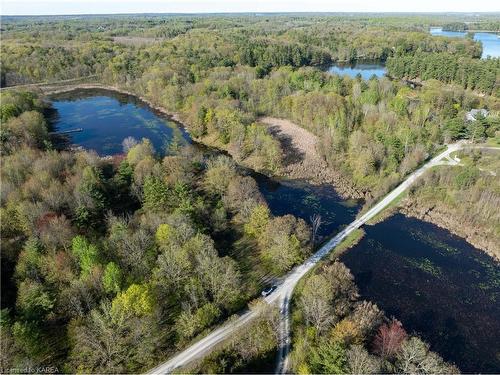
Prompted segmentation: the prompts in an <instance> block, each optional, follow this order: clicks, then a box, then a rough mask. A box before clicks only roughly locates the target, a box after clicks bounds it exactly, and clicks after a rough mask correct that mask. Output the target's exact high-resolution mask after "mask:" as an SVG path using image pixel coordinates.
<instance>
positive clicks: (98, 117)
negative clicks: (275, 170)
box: [49, 89, 360, 236]
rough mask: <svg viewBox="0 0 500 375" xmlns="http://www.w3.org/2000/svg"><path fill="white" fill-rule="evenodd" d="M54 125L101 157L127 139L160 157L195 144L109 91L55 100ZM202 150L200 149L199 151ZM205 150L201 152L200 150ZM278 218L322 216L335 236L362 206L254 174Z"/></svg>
mask: <svg viewBox="0 0 500 375" xmlns="http://www.w3.org/2000/svg"><path fill="white" fill-rule="evenodd" d="M51 99H52V110H51V111H50V113H49V121H50V123H51V124H52V125H53V126H54V127H55V129H56V130H57V131H66V130H69V129H76V128H82V129H83V130H82V131H81V132H75V133H71V134H69V135H68V136H69V138H70V139H69V140H68V141H69V143H71V144H74V145H78V146H82V147H83V148H85V149H89V150H90V149H92V150H95V151H96V152H97V153H98V154H99V155H101V156H102V155H115V154H120V153H122V152H123V146H122V142H123V140H124V139H125V138H127V137H130V136H132V137H134V138H135V139H137V140H140V139H141V138H148V139H149V140H151V142H152V144H153V146H154V147H155V149H156V151H157V152H159V153H160V154H162V153H164V151H165V149H166V148H167V147H168V145H169V144H170V143H171V142H172V140H176V141H179V140H181V141H182V142H183V143H188V142H190V137H189V134H188V133H187V132H186V131H185V130H184V128H183V127H182V126H180V125H179V124H177V123H175V122H173V121H171V120H168V119H166V118H165V116H163V115H162V114H161V113H156V112H155V111H153V110H152V109H151V108H150V107H148V106H147V105H146V104H144V103H143V102H142V101H140V100H138V99H137V98H135V97H133V96H130V95H126V94H120V93H116V92H113V91H108V90H95V89H85V90H83V89H82V90H76V91H72V92H69V93H64V94H58V95H54V96H52V97H51ZM194 146H195V147H197V146H196V145H194ZM200 147H201V146H200ZM252 177H254V178H255V180H256V181H257V183H258V185H259V188H260V190H261V192H262V194H263V195H264V197H265V198H266V200H267V202H268V204H269V208H270V210H271V212H272V213H273V214H274V215H285V214H292V215H295V216H297V217H301V218H303V219H304V220H305V221H307V222H310V218H311V216H313V215H314V214H319V215H321V217H322V224H321V226H320V228H319V230H318V235H319V236H327V235H331V234H332V233H333V232H335V231H338V230H340V227H341V226H342V225H347V224H349V223H350V222H351V221H353V220H354V217H355V216H356V213H357V212H358V210H359V208H360V206H359V204H358V203H359V202H357V201H352V200H350V201H344V200H343V199H342V198H341V197H340V196H339V195H338V194H337V193H336V192H335V189H333V187H331V186H312V185H309V184H307V183H305V182H302V181H286V182H285V181H283V182H281V181H280V182H278V181H277V180H274V179H271V178H269V177H266V176H264V175H261V174H258V173H252Z"/></svg>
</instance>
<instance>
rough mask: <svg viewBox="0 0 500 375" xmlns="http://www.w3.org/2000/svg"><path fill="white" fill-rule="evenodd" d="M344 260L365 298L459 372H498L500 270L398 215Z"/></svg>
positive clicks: (463, 245) (451, 238)
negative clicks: (399, 322) (413, 333)
mask: <svg viewBox="0 0 500 375" xmlns="http://www.w3.org/2000/svg"><path fill="white" fill-rule="evenodd" d="M365 230H366V236H365V238H364V239H363V240H362V241H361V242H360V243H359V244H358V245H357V246H356V247H354V248H353V249H351V250H350V251H349V252H347V253H345V254H344V255H343V256H342V258H341V259H342V261H343V262H344V263H345V264H346V265H347V266H348V267H349V268H350V269H351V271H352V272H353V274H354V276H355V278H356V283H357V285H358V286H359V288H360V292H361V294H362V296H363V297H364V298H366V299H369V300H371V301H374V302H376V303H377V304H378V305H379V306H380V307H381V308H382V309H384V310H385V312H386V313H387V315H388V316H391V315H393V316H395V317H397V318H398V319H399V320H401V321H402V322H403V325H404V326H405V328H406V329H407V330H408V331H410V332H411V331H416V332H417V333H418V334H420V335H421V336H422V337H423V338H424V339H425V340H426V341H427V342H429V343H430V344H431V348H432V349H433V350H435V351H437V352H438V353H440V354H441V355H442V356H443V357H444V358H445V359H447V360H449V361H452V362H454V363H455V364H456V365H458V366H459V368H460V369H461V370H462V371H464V372H494V373H498V372H500V356H499V352H500V345H499V343H500V341H499V332H500V267H499V266H498V264H496V263H495V262H494V261H493V259H492V258H491V257H489V256H488V255H486V254H485V253H484V252H481V251H479V250H477V249H475V248H474V247H473V246H471V245H469V244H468V243H467V242H465V241H464V240H463V239H461V238H459V237H457V236H455V235H453V234H451V233H450V232H448V231H447V230H443V229H440V228H438V227H436V226H435V225H432V224H429V223H425V222H422V221H420V220H416V219H412V218H407V217H405V216H403V215H399V214H398V215H395V216H393V217H391V218H389V219H387V220H385V221H384V222H382V223H379V224H377V225H375V226H367V227H366V228H365Z"/></svg>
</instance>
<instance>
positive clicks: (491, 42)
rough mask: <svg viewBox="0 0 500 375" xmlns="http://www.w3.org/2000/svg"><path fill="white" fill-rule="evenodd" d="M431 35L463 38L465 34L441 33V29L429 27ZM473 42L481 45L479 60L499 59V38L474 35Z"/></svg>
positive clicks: (456, 32)
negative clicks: (489, 57)
mask: <svg viewBox="0 0 500 375" xmlns="http://www.w3.org/2000/svg"><path fill="white" fill-rule="evenodd" d="M430 33H431V35H437V36H446V37H450V38H465V36H466V35H467V33H464V32H460V31H443V29H442V28H441V27H431V29H430ZM474 40H477V41H479V42H481V43H482V45H483V53H482V55H481V58H483V59H485V58H487V57H488V56H491V57H500V38H498V35H497V34H495V33H474Z"/></svg>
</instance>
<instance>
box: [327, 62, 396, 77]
mask: <svg viewBox="0 0 500 375" xmlns="http://www.w3.org/2000/svg"><path fill="white" fill-rule="evenodd" d="M327 71H328V72H329V73H333V74H338V75H341V76H342V75H347V76H349V77H352V78H355V77H356V76H357V75H358V74H359V75H361V77H362V78H363V79H365V80H368V79H370V78H371V77H372V76H376V77H383V76H384V75H385V73H386V72H387V69H386V68H385V65H384V64H383V63H382V62H362V61H357V62H355V63H352V64H343V63H335V64H333V65H331V66H329V67H328V68H327Z"/></svg>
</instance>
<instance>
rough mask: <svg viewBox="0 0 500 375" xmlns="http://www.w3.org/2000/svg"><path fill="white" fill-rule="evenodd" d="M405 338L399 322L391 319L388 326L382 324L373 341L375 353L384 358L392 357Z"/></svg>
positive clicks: (405, 335)
mask: <svg viewBox="0 0 500 375" xmlns="http://www.w3.org/2000/svg"><path fill="white" fill-rule="evenodd" d="M407 336H408V335H407V334H406V331H405V330H404V328H403V325H402V324H401V322H400V321H399V320H396V319H393V320H392V321H391V322H390V323H389V324H383V325H382V326H381V327H380V329H379V330H378V333H377V335H376V336H375V339H374V341H373V346H374V349H375V352H376V353H377V354H379V355H380V356H382V357H384V358H390V357H393V356H394V355H396V353H397V352H398V351H399V349H400V348H401V345H402V344H403V341H405V340H406V337H407Z"/></svg>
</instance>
